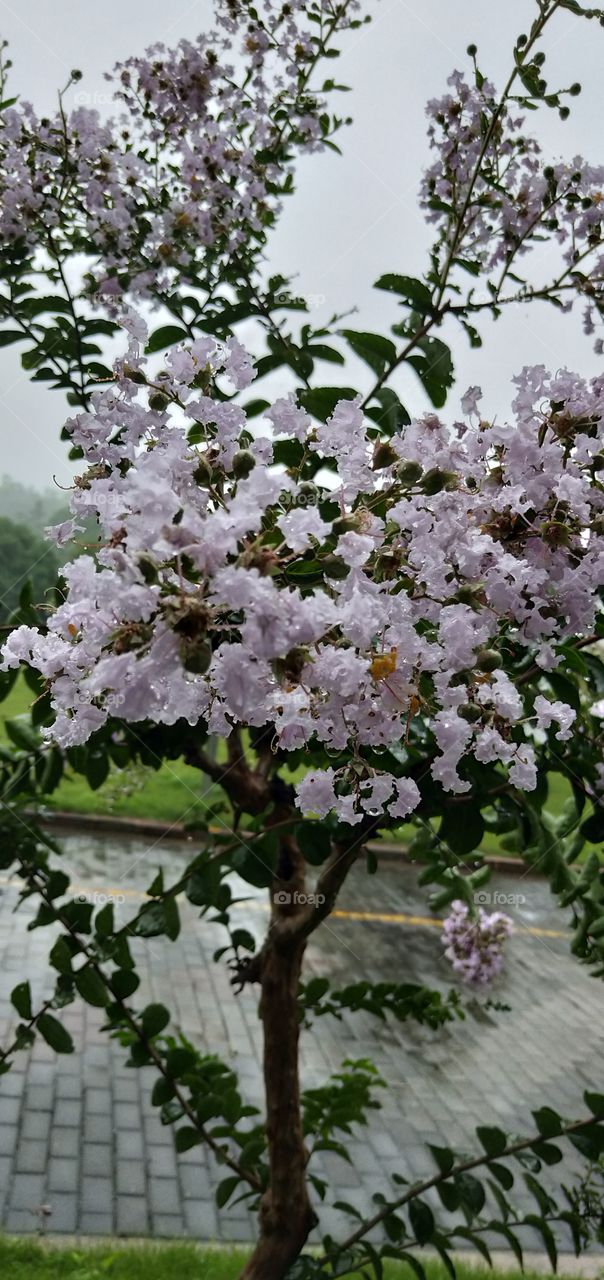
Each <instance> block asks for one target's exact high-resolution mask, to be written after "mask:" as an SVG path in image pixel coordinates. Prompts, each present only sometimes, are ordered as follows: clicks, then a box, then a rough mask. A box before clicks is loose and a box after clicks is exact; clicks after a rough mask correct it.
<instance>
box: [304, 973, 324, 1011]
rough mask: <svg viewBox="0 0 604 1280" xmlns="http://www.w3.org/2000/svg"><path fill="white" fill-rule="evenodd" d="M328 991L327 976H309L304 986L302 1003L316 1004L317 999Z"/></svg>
mask: <svg viewBox="0 0 604 1280" xmlns="http://www.w3.org/2000/svg"><path fill="white" fill-rule="evenodd" d="M327 991H329V980H328V979H327V978H311V980H310V982H307V983H306V986H305V987H304V1003H305V1004H309V1005H310V1004H317V1003H318V1002H319V1000H321V999H322V997H323V996H324V995H325V993H326V992H327Z"/></svg>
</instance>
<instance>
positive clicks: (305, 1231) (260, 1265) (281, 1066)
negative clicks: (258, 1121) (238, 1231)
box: [241, 939, 316, 1280]
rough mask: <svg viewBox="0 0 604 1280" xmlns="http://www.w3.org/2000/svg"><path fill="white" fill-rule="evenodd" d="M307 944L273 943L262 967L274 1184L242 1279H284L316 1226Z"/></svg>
mask: <svg viewBox="0 0 604 1280" xmlns="http://www.w3.org/2000/svg"><path fill="white" fill-rule="evenodd" d="M304 948H305V941H304V940H303V939H296V941H295V942H294V943H291V942H289V943H288V944H287V945H286V947H285V948H284V949H281V948H280V947H278V946H276V945H269V946H268V947H267V949H266V951H265V953H264V957H263V965H262V978H261V984H262V994H261V997H260V1016H261V1018H262V1023H263V1028H264V1084H265V1091H266V1108H267V1138H268V1150H269V1162H270V1184H269V1187H268V1188H267V1190H266V1191H265V1193H264V1195H263V1197H262V1201H261V1206H260V1235H259V1239H258V1243H257V1245H256V1248H255V1250H254V1252H253V1254H252V1256H251V1258H250V1260H249V1262H248V1263H247V1265H246V1267H245V1268H244V1270H243V1272H242V1276H241V1280H283V1277H284V1276H285V1275H286V1273H287V1270H288V1268H289V1267H290V1266H291V1264H292V1262H294V1261H295V1259H296V1258H297V1257H298V1255H299V1253H300V1252H301V1250H302V1249H303V1247H304V1245H305V1244H306V1241H307V1239H308V1235H309V1233H310V1231H311V1230H312V1228H313V1226H314V1225H315V1222H316V1216H315V1214H314V1212H313V1209H312V1206H311V1203H310V1200H309V1196H308V1189H307V1186H306V1163H307V1152H306V1148H305V1145H304V1136H303V1133H302V1119H301V1115H300V1081H299V1075H298V1040H299V1015H298V983H299V978H300V969H301V965H302V957H303V954H304Z"/></svg>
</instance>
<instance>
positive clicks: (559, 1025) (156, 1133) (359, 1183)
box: [0, 837, 604, 1247]
mask: <svg viewBox="0 0 604 1280" xmlns="http://www.w3.org/2000/svg"><path fill="white" fill-rule="evenodd" d="M64 848H65V865H66V869H67V870H68V871H69V873H70V875H71V877H72V883H73V884H74V885H77V886H79V887H82V888H85V889H86V890H89V891H93V890H94V891H96V892H97V893H100V894H112V895H113V896H116V895H121V896H122V897H123V899H124V900H123V902H122V903H121V904H120V905H119V907H118V911H119V915H120V917H121V918H123V919H126V918H128V916H129V915H130V914H132V913H133V912H134V911H135V910H136V908H137V905H138V901H140V894H141V891H142V890H143V889H144V887H145V886H146V885H147V884H149V883H150V880H151V878H152V876H153V874H154V873H155V871H156V870H157V868H158V867H159V866H163V867H164V868H165V869H166V870H167V871H169V872H170V874H171V875H178V873H179V870H180V869H181V868H182V866H183V865H184V862H185V860H186V859H187V857H189V856H191V851H190V850H187V847H186V846H183V845H181V844H177V843H172V844H169V843H164V844H157V845H154V846H152V847H151V848H148V847H147V846H146V845H145V844H144V843H143V842H141V841H140V840H139V841H134V840H127V839H120V842H119V846H118V845H117V844H116V845H109V844H108V842H107V841H106V840H105V839H99V838H97V837H83V838H81V839H76V838H74V837H69V838H67V839H66V840H65V842H64ZM0 889H1V893H0V1037H1V1040H2V1042H4V1041H5V1038H6V1036H7V1034H8V1032H9V1030H10V1024H11V1020H12V1013H11V1006H10V1002H9V995H10V991H11V990H12V988H13V986H14V985H15V984H16V982H17V981H19V980H20V979H22V977H23V976H24V974H27V975H28V976H29V977H30V978H31V981H32V988H33V991H34V997H35V1000H36V1002H37V1001H38V1000H39V999H41V998H43V997H44V994H45V993H46V991H47V990H48V967H47V961H46V956H47V950H48V932H47V931H44V930H36V931H34V932H29V933H28V932H27V923H28V920H29V919H30V918H31V915H32V914H33V912H34V907H33V905H30V904H29V903H26V904H25V905H24V906H23V907H21V908H20V910H19V912H18V914H17V915H13V914H12V913H13V908H14V906H15V902H16V898H17V887H16V885H15V884H14V883H11V882H10V881H9V882H5V883H4V884H0ZM490 889H491V890H493V891H499V892H501V893H504V894H521V895H522V896H523V897H524V899H525V901H524V902H523V903H521V904H519V905H518V906H514V907H508V908H507V909H508V910H510V912H511V914H512V915H513V916H514V917H515V919H516V922H517V932H516V934H515V936H514V938H513V940H512V942H511V943H510V948H509V958H508V962H507V966H506V971H505V974H504V975H503V977H502V978H501V979H500V980H499V982H498V984H497V987H496V989H494V990H493V992H492V994H493V995H494V996H496V997H497V999H498V1000H500V1001H502V1002H505V1003H506V1004H508V1005H510V1006H511V1010H510V1012H507V1013H494V1012H492V1011H491V1012H489V1011H486V1012H485V1011H484V1009H482V1008H480V1007H478V1005H476V1008H475V1010H474V1014H472V1015H470V1016H468V1018H467V1019H466V1021H465V1022H456V1023H454V1024H451V1026H449V1027H447V1028H445V1029H444V1030H441V1031H440V1032H437V1033H433V1032H431V1031H429V1030H428V1029H425V1028H421V1027H417V1026H415V1025H414V1024H407V1025H403V1026H399V1025H397V1024H394V1025H391V1024H387V1025H383V1024H381V1023H379V1022H378V1023H376V1021H375V1020H374V1019H371V1018H369V1016H365V1015H354V1016H352V1017H350V1018H345V1019H344V1020H343V1021H342V1023H340V1024H338V1023H334V1022H333V1021H332V1020H329V1019H327V1018H325V1019H321V1020H320V1021H319V1023H318V1025H317V1027H316V1029H315V1030H313V1031H310V1032H305V1033H304V1034H303V1042H302V1073H303V1082H304V1085H305V1086H312V1085H315V1084H319V1083H321V1082H323V1081H324V1080H325V1078H326V1077H327V1076H328V1075H329V1074H330V1073H331V1072H333V1071H334V1070H337V1069H338V1068H339V1066H340V1064H341V1062H342V1060H343V1059H344V1058H346V1057H363V1056H370V1057H371V1058H372V1059H373V1060H374V1061H375V1063H376V1064H377V1066H378V1068H379V1069H380V1071H381V1072H382V1074H383V1075H384V1077H385V1078H386V1080H388V1082H389V1084H390V1086H391V1087H390V1089H389V1090H388V1092H387V1093H386V1092H385V1093H384V1097H383V1108H382V1110H381V1112H378V1113H376V1115H375V1118H374V1122H373V1124H372V1127H371V1129H370V1130H369V1131H362V1132H359V1133H358V1134H357V1135H355V1138H354V1140H353V1141H352V1143H351V1153H352V1157H353V1163H352V1165H351V1166H348V1165H347V1164H346V1163H344V1162H342V1161H341V1160H339V1159H338V1158H337V1157H335V1156H332V1155H324V1156H322V1157H317V1166H316V1169H317V1172H318V1173H320V1174H323V1176H325V1177H327V1179H328V1180H329V1182H330V1184H331V1186H332V1188H333V1189H334V1194H333V1196H332V1197H331V1198H332V1199H337V1198H343V1199H346V1200H348V1201H350V1202H352V1203H354V1204H356V1205H358V1207H359V1208H364V1209H366V1208H367V1205H368V1203H369V1202H370V1197H371V1196H372V1195H373V1194H374V1193H375V1192H376V1191H383V1192H385V1193H388V1191H389V1190H390V1187H391V1183H390V1182H389V1178H390V1175H391V1174H392V1173H394V1172H396V1173H399V1174H403V1175H404V1176H406V1177H411V1178H416V1177H417V1176H418V1175H421V1174H422V1173H424V1172H433V1165H432V1163H431V1159H430V1157H429V1154H427V1153H426V1150H425V1143H426V1142H434V1143H437V1144H439V1143H440V1144H442V1143H443V1142H447V1143H450V1144H451V1145H453V1146H456V1147H457V1148H461V1149H463V1150H468V1151H472V1150H475V1149H476V1140H475V1138H474V1132H473V1131H474V1128H475V1126H476V1125H477V1124H499V1125H501V1126H502V1127H503V1128H505V1129H506V1130H509V1131H513V1132H517V1133H523V1132H530V1128H531V1121H530V1111H531V1109H534V1108H536V1107H538V1106H540V1105H542V1104H543V1103H544V1102H548V1103H550V1104H552V1105H554V1106H555V1107H557V1108H558V1109H559V1110H560V1111H561V1112H562V1113H564V1114H567V1115H571V1116H574V1115H577V1114H580V1113H582V1110H583V1108H582V1106H581V1093H582V1091H583V1089H585V1088H588V1087H590V1088H597V1089H601V1088H602V1072H601V1061H602V1025H603V1024H602V1012H603V1009H604V1001H603V988H602V985H601V984H599V983H596V982H595V981H594V980H593V979H591V978H590V977H589V976H588V974H587V972H586V971H585V970H583V969H582V968H581V967H580V966H578V965H577V964H576V963H575V962H574V961H573V960H571V959H570V957H569V953H568V945H567V940H566V937H565V936H564V929H565V920H564V917H563V916H562V915H561V913H559V912H556V911H555V909H553V907H552V905H551V900H550V898H549V895H548V893H547V889H546V887H545V885H544V884H543V883H542V882H540V881H538V880H536V879H532V878H529V877H525V878H524V879H523V880H522V881H521V882H516V881H511V880H510V879H509V878H507V877H497V876H495V877H494V878H493V881H492V884H491V885H490ZM246 892H249V890H248V887H247V886H246ZM252 893H253V894H254V897H253V898H252V900H251V901H249V902H248V903H247V904H245V905H243V906H241V907H240V908H239V912H240V915H241V923H242V924H244V925H245V926H246V927H247V928H249V929H251V930H252V931H253V932H254V933H256V934H257V935H258V936H259V937H260V936H261V934H262V930H263V928H264V926H265V923H266V912H265V907H264V902H263V895H262V894H257V895H256V893H255V891H252ZM341 906H342V909H343V914H341V915H338V916H337V917H336V918H333V919H331V920H330V921H329V923H328V924H327V925H325V926H323V928H322V929H321V931H320V932H319V933H317V934H316V935H315V936H314V938H313V940H312V943H311V945H310V947H309V953H308V967H309V971H310V972H312V973H316V974H325V975H326V976H329V977H330V978H331V979H333V980H334V981H336V982H342V983H344V982H350V981H354V980H355V979H357V978H359V977H369V978H371V979H373V980H381V979H389V980H392V979H396V980H399V981H405V980H410V981H423V982H427V983H429V984H431V985H434V986H437V987H439V988H442V989H445V988H446V987H448V986H449V985H450V982H451V973H450V970H449V966H448V964H447V962H446V961H445V960H444V958H443V957H442V948H441V945H440V936H439V931H438V929H437V928H435V927H433V925H432V924H431V922H430V919H429V913H428V912H427V909H426V898H425V895H424V893H423V892H421V891H418V889H417V887H416V884H415V873H414V869H413V868H411V867H404V866H398V865H397V866H394V865H392V864H390V865H388V866H385V867H384V869H383V870H382V871H380V874H379V875H378V876H374V877H368V876H367V875H366V873H365V871H364V869H363V868H361V867H359V868H357V869H355V872H354V874H353V876H352V877H351V878H350V881H349V883H348V884H347V886H346V891H345V895H344V897H343V899H342V903H341ZM346 913H348V914H346ZM182 918H183V930H182V934H181V937H180V938H179V940H178V942H177V943H168V942H163V941H162V940H155V939H154V940H152V941H151V942H143V941H142V940H139V941H137V943H136V945H137V947H138V949H139V952H140V957H141V972H142V974H143V976H144V988H143V990H142V993H141V994H142V998H144V999H148V998H152V999H154V1000H160V1001H161V1000H163V1001H165V1002H166V1003H167V1004H168V1005H172V1003H173V1002H174V1005H175V1011H176V1017H177V1019H178V1021H179V1023H180V1026H181V1027H182V1029H183V1031H184V1032H185V1033H186V1034H187V1035H188V1036H190V1037H191V1038H192V1039H193V1040H195V1041H197V1042H198V1043H199V1044H200V1045H202V1046H203V1047H204V1048H205V1049H206V1050H209V1051H215V1052H216V1053H218V1054H219V1055H221V1056H223V1057H224V1058H225V1059H226V1060H228V1061H229V1062H231V1063H232V1064H233V1065H234V1066H235V1067H236V1068H237V1069H238V1071H239V1072H240V1076H241V1081H242V1087H243V1091H244V1093H245V1094H246V1096H247V1097H248V1098H249V1100H250V1101H252V1102H256V1103H258V1102H260V1100H261V1099H260V1095H259V1053H260V1038H259V1028H258V1021H257V1012H256V998H255V995H254V993H253V992H249V991H248V992H245V993H244V994H243V995H242V996H241V997H240V998H239V999H238V1000H237V1001H236V1002H234V1001H233V999H232V997H231V994H230V989H229V984H228V977H227V975H226V974H225V972H224V971H223V970H221V968H220V967H219V966H215V965H214V964H213V963H212V952H213V951H214V950H215V948H216V946H217V945H220V943H221V942H222V940H223V934H222V931H221V930H220V928H219V927H218V926H211V925H208V924H207V923H204V922H202V923H200V922H199V921H198V919H197V913H196V912H195V911H194V910H193V908H191V907H190V906H189V904H188V903H183V906H182ZM61 1016H62V1017H64V1021H65V1024H66V1025H67V1026H68V1027H69V1030H70V1031H71V1033H72V1035H73V1037H74V1040H75V1043H76V1048H77V1052H76V1053H75V1054H74V1055H73V1056H71V1057H69V1058H66V1057H63V1058H60V1059H57V1058H56V1057H55V1055H54V1054H53V1053H52V1052H51V1051H50V1050H49V1049H48V1048H47V1047H46V1046H45V1045H44V1044H43V1043H39V1042H37V1043H36V1045H35V1046H34V1048H33V1050H32V1052H31V1053H30V1054H28V1055H23V1056H22V1057H21V1058H19V1059H18V1060H17V1063H16V1066H15V1067H14V1068H13V1070H12V1071H11V1072H10V1073H9V1074H8V1075H6V1076H4V1077H1V1078H0V1225H1V1226H3V1227H4V1229H6V1230H9V1231H33V1230H35V1229H36V1226H37V1218H36V1215H35V1210H36V1208H37V1206H39V1205H41V1204H48V1205H49V1206H51V1208H52V1215H51V1217H50V1219H49V1223H48V1227H49V1230H50V1231H52V1232H67V1233H72V1232H76V1231H78V1232H81V1233H82V1234H95V1235H96V1234H98V1235H103V1234H109V1233H116V1232H117V1233H119V1234H128V1235H145V1234H147V1233H149V1234H152V1235H154V1236H166V1237H169V1236H182V1235H183V1233H184V1234H188V1235H190V1236H193V1237H196V1238H201V1239H220V1238H223V1239H226V1240H230V1241H236V1240H247V1239H249V1238H250V1237H251V1236H252V1234H253V1232H252V1226H251V1224H250V1220H249V1216H248V1214H247V1211H246V1210H245V1209H244V1208H243V1207H241V1206H239V1207H235V1209H233V1210H231V1211H229V1212H227V1213H226V1214H224V1213H223V1214H222V1215H221V1221H220V1224H219V1222H218V1219H217V1216H216V1212H215V1208H214V1204H213V1197H212V1186H213V1184H214V1183H215V1182H216V1180H217V1179H218V1178H220V1177H221V1176H222V1174H217V1172H216V1169H215V1168H214V1167H212V1165H211V1163H210V1162H208V1161H207V1160H206V1157H205V1154H204V1153H203V1152H200V1151H199V1150H197V1149H195V1150H193V1151H191V1152H188V1153H187V1154H186V1155H185V1156H181V1157H178V1159H177V1157H176V1156H175V1154H174V1150H173V1145H172V1135H171V1131H170V1130H166V1129H164V1128H162V1126H161V1125H160V1123H159V1121H158V1119H157V1116H156V1114H155V1112H154V1110H153V1108H152V1107H151V1105H150V1102H149V1092H150V1090H149V1082H150V1074H149V1073H148V1072H147V1071H144V1072H133V1071H129V1070H128V1069H127V1068H126V1067H125V1066H124V1063H123V1054H122V1051H121V1050H120V1049H119V1048H118V1047H117V1046H116V1045H114V1044H112V1043H108V1042H107V1040H106V1037H104V1036H102V1035H101V1033H100V1031H99V1026H100V1016H99V1014H98V1013H97V1011H95V1010H92V1009H90V1008H87V1007H83V1006H81V1005H79V1004H78V1005H77V1006H72V1007H71V1008H69V1009H67V1010H66V1011H65V1013H64V1014H63V1015H61ZM151 1078H152V1076H151ZM321 1225H322V1228H323V1229H328V1230H338V1228H339V1221H338V1215H337V1214H336V1213H334V1211H332V1210H327V1211H325V1212H324V1213H323V1214H322V1220H321ZM526 1243H527V1247H531V1243H532V1244H533V1247H534V1246H535V1244H537V1243H538V1242H535V1241H533V1242H531V1241H530V1240H529V1239H528V1238H527V1241H526Z"/></svg>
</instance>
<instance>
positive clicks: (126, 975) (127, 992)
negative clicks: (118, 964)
mask: <svg viewBox="0 0 604 1280" xmlns="http://www.w3.org/2000/svg"><path fill="white" fill-rule="evenodd" d="M139 986H140V978H139V976H138V974H136V973H135V972H134V970H133V969H118V970H117V971H116V972H115V973H113V974H112V975H111V990H112V991H113V992H114V994H115V995H116V997H117V999H118V1000H127V999H128V996H132V995H134V992H135V991H136V989H137V987H139Z"/></svg>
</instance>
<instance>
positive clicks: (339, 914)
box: [0, 876, 568, 938]
mask: <svg viewBox="0 0 604 1280" xmlns="http://www.w3.org/2000/svg"><path fill="white" fill-rule="evenodd" d="M0 884H2V885H6V886H7V887H9V888H16V889H21V888H22V887H23V882H22V881H21V880H18V879H11V878H10V877H9V876H0ZM69 890H70V892H71V893H76V894H77V893H79V894H82V895H84V894H86V895H87V896H90V897H92V896H94V895H98V897H99V898H103V899H104V901H105V902H110V901H111V900H112V899H113V900H114V901H115V900H116V899H118V900H119V898H131V899H133V900H134V901H137V902H141V901H144V900H145V899H146V898H148V894H146V893H145V892H144V890H142V889H127V888H126V887H125V886H124V885H119V886H117V887H115V888H109V889H104V888H99V887H97V886H96V885H89V884H88V885H80V884H70V886H69ZM179 896H180V897H182V896H183V895H182V894H181V895H179ZM233 905H234V906H236V907H240V908H243V907H248V908H251V910H252V911H254V910H255V911H268V909H269V904H268V902H264V901H262V900H261V899H259V898H248V899H247V901H245V902H236V903H234V904H233ZM331 918H332V919H336V920H356V921H360V922H363V921H365V922H367V923H368V924H400V925H408V926H409V927H410V928H416V929H442V923H443V922H442V920H440V919H438V918H435V917H434V916H412V915H408V914H407V913H406V912H404V911H343V910H341V909H337V910H335V911H332V912H331ZM514 932H515V933H520V934H527V935H529V936H530V937H532V938H567V937H568V932H565V930H563V929H542V928H540V927H539V926H538V925H521V924H516V923H515V924H514Z"/></svg>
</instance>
